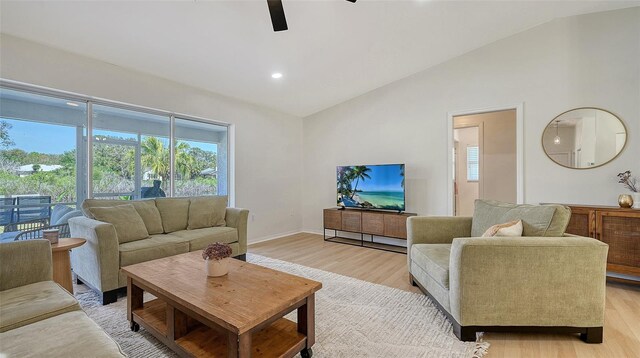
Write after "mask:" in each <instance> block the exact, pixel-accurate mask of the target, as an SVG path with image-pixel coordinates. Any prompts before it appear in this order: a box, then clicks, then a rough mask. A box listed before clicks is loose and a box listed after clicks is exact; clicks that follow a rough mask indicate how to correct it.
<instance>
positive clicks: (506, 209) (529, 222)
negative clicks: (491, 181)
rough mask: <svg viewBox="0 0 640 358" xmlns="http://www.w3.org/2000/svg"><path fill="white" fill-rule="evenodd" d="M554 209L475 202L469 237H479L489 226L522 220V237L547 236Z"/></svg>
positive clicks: (486, 201)
mask: <svg viewBox="0 0 640 358" xmlns="http://www.w3.org/2000/svg"><path fill="white" fill-rule="evenodd" d="M555 211H556V208H555V207H554V206H550V205H526V204H519V205H518V204H509V203H502V202H499V201H494V200H476V202H475V210H474V212H473V221H472V222H471V236H473V237H480V236H482V234H483V233H484V232H485V231H487V229H489V228H490V227H491V226H493V225H496V224H501V223H505V222H509V221H514V220H522V228H523V230H522V236H547V231H548V229H549V226H550V225H551V220H552V218H553V214H554V213H555Z"/></svg>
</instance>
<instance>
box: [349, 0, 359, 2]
mask: <svg viewBox="0 0 640 358" xmlns="http://www.w3.org/2000/svg"><path fill="white" fill-rule="evenodd" d="M347 1H348V2H356V1H358V0H347Z"/></svg>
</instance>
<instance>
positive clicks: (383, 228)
mask: <svg viewBox="0 0 640 358" xmlns="http://www.w3.org/2000/svg"><path fill="white" fill-rule="evenodd" d="M415 215H416V214H414V213H392V212H383V211H366V210H359V209H338V208H330V209H324V211H323V219H324V220H323V221H324V230H325V231H326V230H334V231H335V235H334V236H333V237H326V236H325V240H326V241H331V240H332V239H340V238H341V237H339V236H338V235H337V232H338V231H344V232H351V233H356V234H360V242H359V245H360V246H364V244H365V241H364V235H365V234H366V235H369V236H371V243H374V242H373V237H374V236H380V237H388V238H394V239H402V240H406V239H407V218H409V217H410V216H415ZM378 244H379V243H378ZM368 247H372V248H379V247H373V246H368ZM390 251H396V250H390Z"/></svg>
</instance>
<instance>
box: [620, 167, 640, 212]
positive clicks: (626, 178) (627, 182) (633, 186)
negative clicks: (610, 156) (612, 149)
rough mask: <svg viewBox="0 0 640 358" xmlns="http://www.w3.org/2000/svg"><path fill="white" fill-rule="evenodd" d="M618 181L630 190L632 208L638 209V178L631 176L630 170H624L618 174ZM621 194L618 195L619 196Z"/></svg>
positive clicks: (639, 195)
mask: <svg viewBox="0 0 640 358" xmlns="http://www.w3.org/2000/svg"><path fill="white" fill-rule="evenodd" d="M618 183H620V184H622V185H623V186H624V187H625V188H627V189H629V190H630V191H631V196H632V197H633V208H634V209H640V185H639V184H638V178H635V177H632V176H631V171H630V170H627V171H626V172H622V173H619V174H618ZM623 195H626V194H623ZM623 195H620V197H622V196H623ZM620 200H621V199H620V198H618V201H620Z"/></svg>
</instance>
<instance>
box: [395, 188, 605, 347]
mask: <svg viewBox="0 0 640 358" xmlns="http://www.w3.org/2000/svg"><path fill="white" fill-rule="evenodd" d="M475 205H476V207H475V212H474V217H473V218H470V217H411V218H409V220H408V222H407V235H408V238H407V253H408V254H407V263H408V269H409V275H410V280H411V283H412V284H413V285H417V286H419V287H420V289H421V290H422V291H423V292H425V293H426V294H428V295H429V296H430V297H431V298H432V300H433V301H434V302H435V303H436V304H437V305H438V306H439V307H440V309H441V310H442V311H443V312H444V313H445V314H446V315H447V316H448V318H449V320H450V321H451V323H452V324H453V329H454V333H455V335H456V336H457V337H458V338H459V339H460V340H463V341H475V340H476V332H485V331H487V332H488V331H523V332H557V333H563V332H564V333H580V336H581V338H582V339H583V340H584V341H586V342H588V343H601V342H602V327H603V325H604V307H605V282H606V262H607V251H608V246H607V245H606V244H604V243H602V242H600V241H598V240H595V239H591V238H586V237H578V236H572V235H566V234H564V231H565V229H566V227H567V225H568V222H569V218H570V216H571V211H570V209H569V208H567V207H564V206H559V205H549V206H547V205H514V204H506V203H499V202H495V201H483V200H477V201H476V204H475ZM514 219H515V220H517V219H521V220H522V222H523V226H524V232H523V236H521V237H480V236H482V234H483V233H484V232H485V231H486V230H487V229H488V228H489V227H491V226H492V225H496V224H502V223H505V222H509V221H512V220H514Z"/></svg>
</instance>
